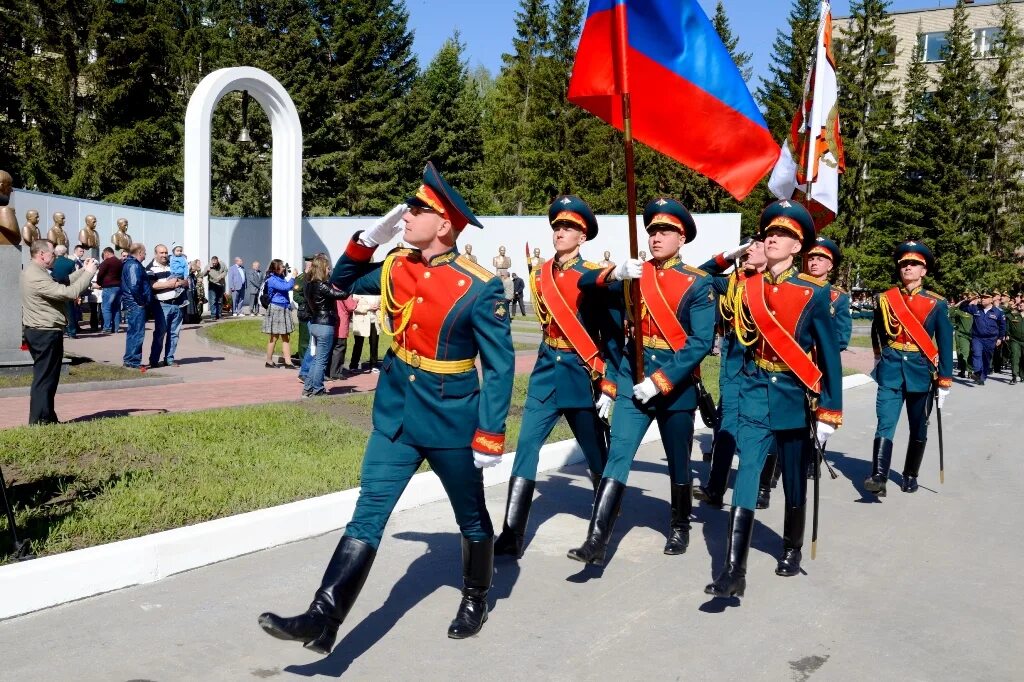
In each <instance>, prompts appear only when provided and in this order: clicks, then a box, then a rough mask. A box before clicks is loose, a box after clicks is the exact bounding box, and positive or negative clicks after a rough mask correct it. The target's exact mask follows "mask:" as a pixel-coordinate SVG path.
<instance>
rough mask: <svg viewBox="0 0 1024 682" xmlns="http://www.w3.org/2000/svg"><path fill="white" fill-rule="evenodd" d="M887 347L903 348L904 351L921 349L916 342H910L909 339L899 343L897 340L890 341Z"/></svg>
mask: <svg viewBox="0 0 1024 682" xmlns="http://www.w3.org/2000/svg"><path fill="white" fill-rule="evenodd" d="M889 348H895V349H896V350H904V351H906V350H912V351H920V350H921V349H920V348H919V347H918V345H917V344H916V343H911V342H910V341H907V342H906V343H900V342H898V341H890V342H889Z"/></svg>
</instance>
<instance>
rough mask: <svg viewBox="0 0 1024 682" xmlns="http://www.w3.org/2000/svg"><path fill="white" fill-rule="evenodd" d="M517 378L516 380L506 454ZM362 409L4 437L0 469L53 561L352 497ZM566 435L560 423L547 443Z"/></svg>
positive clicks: (238, 414)
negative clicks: (345, 494) (296, 504)
mask: <svg viewBox="0 0 1024 682" xmlns="http://www.w3.org/2000/svg"><path fill="white" fill-rule="evenodd" d="M527 381H528V377H527V376H519V377H516V381H515V390H514V397H513V405H512V409H511V410H510V412H509V418H508V423H507V440H506V442H507V443H508V446H509V448H510V449H511V448H514V447H515V443H516V441H517V440H518V437H519V426H520V421H521V416H522V406H523V402H524V400H525V397H526V385H527ZM372 401H373V396H372V394H360V395H357V396H350V397H336V398H318V399H316V400H311V401H303V402H291V403H280V404H267V405H258V406H249V407H236V408H225V409H215V410H204V411H199V412H189V413H176V414H164V415H152V416H141V417H125V418H115V419H102V420H96V421H90V422H82V423H71V424H56V425H51V426H36V427H19V428H13V429H6V430H3V431H0V464H2V466H3V468H4V473H5V475H6V476H7V481H8V483H10V484H11V491H10V492H11V496H12V498H13V501H14V504H15V506H16V509H17V519H18V528H19V530H20V531H21V532H22V533H23V534H24V535H25V536H26V537H28V538H30V539H31V540H32V543H33V551H35V552H36V553H38V554H53V553H57V552H63V551H67V550H71V549H79V548H82V547H90V546H93V545H98V544H103V543H107V542H113V541H115V540H123V539H126V538H132V537H138V536H141V535H145V534H148V533H153V532H156V531H160V530H166V529H169V528H177V527H180V526H184V525H188V524H192V523H197V522H200V521H207V520H210V519H216V518H220V517H224V516H228V515H231V514H238V513H241V512H246V511H252V510H255V509H262V508H265V507H271V506H274V505H278V504H283V503H286V502H291V501H294V500H300V499H305V498H309V497H314V496H316V495H323V494H326V493H330V492H335V491H338V490H346V489H349V488H353V487H355V486H357V485H359V470H360V465H361V462H362V455H363V450H364V448H365V446H366V440H367V438H368V437H369V431H370V428H371V421H370V410H371V406H372ZM568 437H570V433H569V429H568V427H567V426H566V425H565V423H564V421H563V422H561V423H560V424H558V425H557V426H556V428H555V430H554V431H553V432H552V434H551V440H563V439H565V438H568ZM6 550H7V546H6V545H5V546H4V547H3V551H6ZM4 558H5V557H4V556H3V555H0V561H2V560H3V559H4Z"/></svg>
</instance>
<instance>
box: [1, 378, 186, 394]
mask: <svg viewBox="0 0 1024 682" xmlns="http://www.w3.org/2000/svg"><path fill="white" fill-rule="evenodd" d="M183 383H185V380H184V379H183V378H182V377H167V376H159V375H154V376H153V377H152V378H146V379H113V380H111V381H82V382H79V383H73V384H72V383H68V384H60V385H58V386H57V393H87V392H89V391H116V390H119V389H122V388H143V387H147V386H164V385H167V384H183ZM31 390H32V389H31V388H30V387H29V386H18V387H14V388H0V398H17V397H19V396H26V395H29V394H30V393H31Z"/></svg>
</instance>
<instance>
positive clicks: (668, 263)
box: [654, 254, 683, 270]
mask: <svg viewBox="0 0 1024 682" xmlns="http://www.w3.org/2000/svg"><path fill="white" fill-rule="evenodd" d="M682 262H683V261H682V260H681V259H680V258H679V254H676V255H675V256H672V257H671V258H668V259H666V260H663V261H662V262H660V263H659V262H658V261H656V260H655V261H654V268H655V269H656V270H671V269H672V268H674V267H675V266H677V265H679V264H680V263H682Z"/></svg>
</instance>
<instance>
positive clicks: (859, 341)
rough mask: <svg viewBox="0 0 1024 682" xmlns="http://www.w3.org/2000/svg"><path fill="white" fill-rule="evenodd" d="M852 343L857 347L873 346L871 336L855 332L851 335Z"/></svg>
mask: <svg viewBox="0 0 1024 682" xmlns="http://www.w3.org/2000/svg"><path fill="white" fill-rule="evenodd" d="M850 345H851V346H856V347H857V348H871V336H870V335H868V334H865V335H859V334H854V335H853V336H851V337H850Z"/></svg>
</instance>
